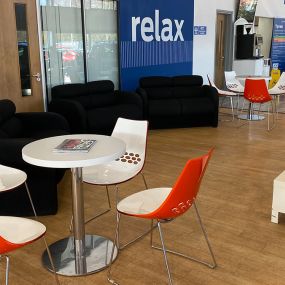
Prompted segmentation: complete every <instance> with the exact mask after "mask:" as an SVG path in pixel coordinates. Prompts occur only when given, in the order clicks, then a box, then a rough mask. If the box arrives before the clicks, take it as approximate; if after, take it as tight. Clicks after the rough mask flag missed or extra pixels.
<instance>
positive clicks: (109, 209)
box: [69, 185, 111, 232]
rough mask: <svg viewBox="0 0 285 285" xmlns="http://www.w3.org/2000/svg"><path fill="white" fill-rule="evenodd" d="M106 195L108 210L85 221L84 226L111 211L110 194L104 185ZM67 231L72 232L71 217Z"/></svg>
mask: <svg viewBox="0 0 285 285" xmlns="http://www.w3.org/2000/svg"><path fill="white" fill-rule="evenodd" d="M106 195H107V199H108V206H109V207H108V208H107V209H106V210H104V211H103V212H100V213H98V214H97V215H95V216H93V217H91V218H89V219H88V220H86V221H85V225H86V224H87V223H89V222H91V221H93V220H95V219H96V218H99V217H101V216H103V215H104V214H106V213H108V212H110V211H111V201H110V194H109V189H108V186H107V185H106ZM69 231H70V232H72V231H73V216H71V219H70V224H69Z"/></svg>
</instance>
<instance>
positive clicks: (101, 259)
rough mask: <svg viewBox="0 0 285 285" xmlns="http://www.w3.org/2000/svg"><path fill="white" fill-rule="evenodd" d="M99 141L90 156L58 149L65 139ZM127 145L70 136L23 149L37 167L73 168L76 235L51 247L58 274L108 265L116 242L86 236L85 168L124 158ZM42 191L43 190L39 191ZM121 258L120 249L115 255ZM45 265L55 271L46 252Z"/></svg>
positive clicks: (111, 139)
mask: <svg viewBox="0 0 285 285" xmlns="http://www.w3.org/2000/svg"><path fill="white" fill-rule="evenodd" d="M71 138H80V139H95V140H96V143H95V145H94V146H93V147H92V148H91V150H90V151H89V152H87V153H84V152H81V153H78V152H77V153H57V152H54V151H53V150H54V148H55V147H56V146H58V145H59V144H60V143H61V142H63V141H64V140H65V139H71ZM125 149H126V144H125V143H124V142H123V141H122V140H120V139H117V138H114V137H110V136H101V135H91V134H90V135H89V134H85V135H83V134H80V135H66V136H57V137H50V138H46V139H42V140H38V141H35V142H32V143H30V144H28V145H26V146H25V147H24V148H23V149H22V156H23V159H24V160H25V161H26V162H28V163H30V164H33V165H37V166H42V167H50V168H71V173H72V209H73V210H72V211H73V229H74V236H70V237H67V238H64V239H62V240H59V241H57V242H55V243H53V244H52V245H50V246H49V248H50V251H51V254H52V257H53V259H54V265H55V270H56V273H57V274H61V275H66V276H80V275H87V274H90V273H94V272H97V271H100V270H102V269H104V268H106V267H107V266H108V263H109V262H110V258H111V251H112V247H113V242H112V241H111V240H109V239H107V238H105V237H102V236H98V235H90V234H89V235H85V228H84V221H85V219H84V199H83V191H82V188H81V184H82V167H86V166H93V165H97V164H101V163H107V162H109V161H112V160H115V159H117V158H119V157H120V156H122V155H123V154H124V152H125ZM39 191H40V189H39ZM116 256H117V249H116V252H115V255H114V258H113V259H115V258H116ZM43 263H44V265H45V266H46V267H47V268H48V269H49V270H50V271H52V266H51V264H50V262H49V259H48V255H47V253H46V252H44V254H43Z"/></svg>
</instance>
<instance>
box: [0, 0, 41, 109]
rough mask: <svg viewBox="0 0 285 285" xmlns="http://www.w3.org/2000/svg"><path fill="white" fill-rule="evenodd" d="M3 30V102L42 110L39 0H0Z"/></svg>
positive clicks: (0, 44) (0, 32)
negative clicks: (38, 19)
mask: <svg viewBox="0 0 285 285" xmlns="http://www.w3.org/2000/svg"><path fill="white" fill-rule="evenodd" d="M0 27H1V28H0V59H1V71H0V72H1V75H0V90H1V91H0V99H10V100H12V101H13V102H14V103H15V105H16V108H17V112H27V111H43V110H44V103H43V90H42V83H41V63H40V48H39V37H38V23H37V6H36V0H1V1H0Z"/></svg>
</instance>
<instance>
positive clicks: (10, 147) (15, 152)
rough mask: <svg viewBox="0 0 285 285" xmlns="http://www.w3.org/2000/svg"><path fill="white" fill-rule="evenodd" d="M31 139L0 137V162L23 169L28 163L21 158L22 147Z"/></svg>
mask: <svg viewBox="0 0 285 285" xmlns="http://www.w3.org/2000/svg"><path fill="white" fill-rule="evenodd" d="M32 141H33V139H27V138H16V139H15V138H13V139H7V138H5V139H0V150H1V151H0V163H1V164H3V165H6V166H10V167H15V168H19V169H22V170H24V169H25V168H26V167H27V166H28V165H29V164H28V163H26V162H25V161H24V160H23V159H22V148H23V147H24V146H25V145H27V144H28V143H30V142H32Z"/></svg>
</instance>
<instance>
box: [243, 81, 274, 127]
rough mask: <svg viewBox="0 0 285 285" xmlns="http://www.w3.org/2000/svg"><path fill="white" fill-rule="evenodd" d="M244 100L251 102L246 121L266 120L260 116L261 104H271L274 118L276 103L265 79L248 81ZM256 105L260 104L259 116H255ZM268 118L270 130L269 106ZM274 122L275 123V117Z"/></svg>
mask: <svg viewBox="0 0 285 285" xmlns="http://www.w3.org/2000/svg"><path fill="white" fill-rule="evenodd" d="M244 98H245V99H247V100H248V101H249V108H248V114H247V116H246V117H244V118H245V119H247V120H252V121H255V120H261V119H264V117H263V116H260V115H259V113H260V108H261V104H263V103H267V102H271V106H272V113H273V116H274V114H275V111H274V109H275V108H274V101H273V99H272V97H271V96H270V94H269V92H268V89H267V86H266V82H265V80H264V79H246V80H245V88H244ZM254 103H259V104H260V105H259V109H258V114H257V115H255V114H254V105H253V104H254ZM267 117H268V124H267V129H268V130H270V120H269V106H268V116H267ZM241 118H242V117H241ZM273 121H275V120H274V117H273Z"/></svg>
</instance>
